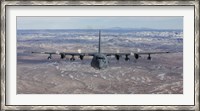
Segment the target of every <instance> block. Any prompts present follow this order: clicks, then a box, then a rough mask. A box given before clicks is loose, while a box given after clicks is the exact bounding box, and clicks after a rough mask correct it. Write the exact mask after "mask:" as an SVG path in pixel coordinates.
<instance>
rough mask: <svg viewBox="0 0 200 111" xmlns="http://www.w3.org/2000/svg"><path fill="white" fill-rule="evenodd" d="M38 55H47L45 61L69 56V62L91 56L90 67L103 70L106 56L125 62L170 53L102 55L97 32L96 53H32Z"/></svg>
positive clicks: (106, 60)
mask: <svg viewBox="0 0 200 111" xmlns="http://www.w3.org/2000/svg"><path fill="white" fill-rule="evenodd" d="M32 53H38V54H49V56H48V58H47V59H49V60H50V59H52V55H53V54H59V55H60V58H61V59H64V58H65V56H66V55H71V56H72V57H71V58H70V61H74V60H75V57H74V56H78V57H79V58H80V59H81V60H83V58H84V56H93V59H92V61H91V66H92V67H94V68H96V69H104V68H107V67H108V58H107V56H115V58H116V59H117V60H119V59H120V57H122V56H125V60H126V61H128V60H130V58H129V56H131V55H132V56H134V58H135V59H138V58H139V57H141V56H140V55H148V57H147V59H148V60H151V56H150V55H151V54H163V53H170V52H135V53H102V52H101V31H100V30H99V46H98V52H96V53H81V52H80V53H70V52H32Z"/></svg>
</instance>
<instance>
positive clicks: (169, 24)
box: [17, 16, 183, 29]
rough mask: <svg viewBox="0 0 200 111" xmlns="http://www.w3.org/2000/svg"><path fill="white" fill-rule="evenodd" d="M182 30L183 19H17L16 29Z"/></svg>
mask: <svg viewBox="0 0 200 111" xmlns="http://www.w3.org/2000/svg"><path fill="white" fill-rule="evenodd" d="M113 27H121V28H152V29H183V17H119V16H118V17H17V29H104V28H113Z"/></svg>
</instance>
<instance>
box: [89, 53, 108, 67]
mask: <svg viewBox="0 0 200 111" xmlns="http://www.w3.org/2000/svg"><path fill="white" fill-rule="evenodd" d="M91 66H92V67H94V68H96V69H104V68H107V67H108V58H107V56H106V55H104V54H101V53H97V54H95V55H94V56H93V58H92V61H91Z"/></svg>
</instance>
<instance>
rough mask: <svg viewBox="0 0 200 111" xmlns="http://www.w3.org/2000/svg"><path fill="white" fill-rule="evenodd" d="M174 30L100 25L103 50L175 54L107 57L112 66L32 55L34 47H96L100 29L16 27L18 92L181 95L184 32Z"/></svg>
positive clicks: (67, 49)
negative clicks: (48, 58)
mask: <svg viewBox="0 0 200 111" xmlns="http://www.w3.org/2000/svg"><path fill="white" fill-rule="evenodd" d="M182 34H183V33H182V31H176V30H175V31H173V30H170V31H168V30H163V31H158V30H156V31H154V30H144V31H141V30H140V31H132V30H128V31H126V30H123V31H119V30H102V52H113V53H115V52H137V51H141V52H142V51H144V52H145V51H147V52H151V51H153V52H156V51H170V52H176V53H169V54H158V55H151V57H152V60H147V56H145V55H144V56H141V57H140V58H139V59H138V60H136V59H135V58H134V57H132V56H130V61H125V60H124V57H122V58H120V60H119V61H117V60H116V58H115V57H108V60H109V67H108V68H106V69H103V70H97V69H94V68H92V67H91V66H90V62H91V59H92V57H87V56H85V57H84V59H83V60H80V59H79V58H78V57H76V60H75V61H73V62H72V61H70V60H69V59H70V58H71V56H66V58H65V59H60V55H53V58H52V60H47V57H48V56H49V55H45V54H32V53H31V52H32V51H51V52H56V51H57V52H77V50H81V52H97V49H98V30H18V31H17V93H18V94H182V93H183V53H182V51H183V42H182V41H183V35H182Z"/></svg>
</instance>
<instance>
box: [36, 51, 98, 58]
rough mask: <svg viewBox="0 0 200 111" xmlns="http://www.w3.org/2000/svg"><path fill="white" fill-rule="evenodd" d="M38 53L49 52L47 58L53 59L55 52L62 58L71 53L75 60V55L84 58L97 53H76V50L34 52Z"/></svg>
mask: <svg viewBox="0 0 200 111" xmlns="http://www.w3.org/2000/svg"><path fill="white" fill-rule="evenodd" d="M32 53H36V54H49V56H48V58H47V59H51V58H52V55H53V54H57V55H60V58H61V59H64V58H65V56H66V55H71V56H72V60H75V58H74V56H79V58H80V59H81V60H82V59H83V57H84V56H94V54H95V53H76V52H75V53H74V52H72V53H71V52H32Z"/></svg>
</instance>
